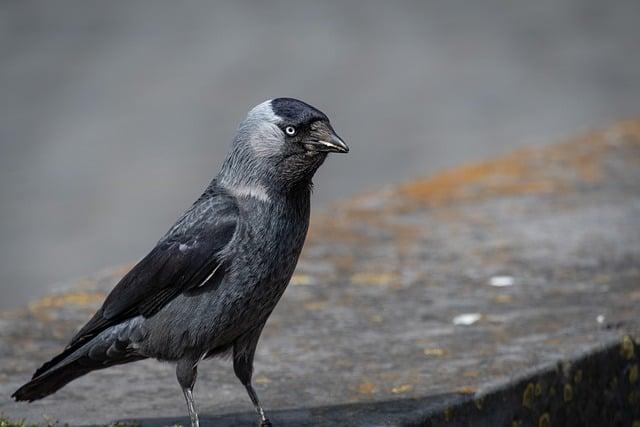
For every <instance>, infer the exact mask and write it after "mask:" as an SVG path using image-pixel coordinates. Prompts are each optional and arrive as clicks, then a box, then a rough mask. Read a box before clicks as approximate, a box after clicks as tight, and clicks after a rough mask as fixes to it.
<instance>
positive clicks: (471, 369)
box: [0, 121, 640, 426]
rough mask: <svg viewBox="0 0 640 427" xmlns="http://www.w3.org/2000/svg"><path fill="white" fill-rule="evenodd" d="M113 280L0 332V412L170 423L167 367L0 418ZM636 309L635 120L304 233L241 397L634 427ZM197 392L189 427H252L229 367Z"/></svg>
mask: <svg viewBox="0 0 640 427" xmlns="http://www.w3.org/2000/svg"><path fill="white" fill-rule="evenodd" d="M124 271H125V270H124V269H121V270H117V271H113V272H106V273H104V274H102V275H98V276H96V277H95V278H91V279H86V280H83V281H81V282H80V283H76V284H74V285H73V286H71V287H69V288H67V289H64V290H62V291H60V292H59V293H57V294H54V295H52V296H51V297H48V298H45V299H42V300H39V301H36V302H34V303H33V304H31V305H30V306H29V307H28V308H26V309H20V310H15V311H13V312H5V313H2V315H1V316H0V342H1V344H2V347H1V348H0V395H1V396H3V397H2V400H0V402H1V403H0V412H3V413H5V414H6V415H9V416H10V417H12V418H25V417H26V418H28V419H29V420H33V421H42V420H43V418H42V416H43V414H46V415H47V417H50V418H52V419H56V420H60V421H61V422H67V423H70V424H96V423H105V422H109V421H112V420H116V419H129V420H138V421H139V422H141V423H142V424H144V425H158V426H159V425H169V424H173V423H176V422H181V423H186V418H185V417H184V414H185V411H184V405H183V401H182V396H181V394H180V390H179V387H178V386H177V384H176V382H175V379H174V373H173V369H172V367H171V366H169V365H165V364H160V363H157V362H153V361H145V362H140V363H136V364H132V365H129V366H123V367H119V368H113V369H109V370H106V371H103V372H96V373H93V374H90V375H88V376H86V377H85V378H83V379H80V380H78V381H76V382H74V383H72V384H70V385H69V386H67V387H66V388H65V389H63V390H62V391H60V392H59V393H57V394H55V395H54V396H51V397H50V398H48V399H45V400H43V401H40V402H36V403H33V404H31V405H26V404H17V403H13V402H10V401H9V400H8V396H9V395H10V393H11V392H12V391H13V390H14V389H15V388H16V387H17V386H18V385H19V384H20V383H21V382H22V381H24V380H26V379H27V377H28V376H29V375H30V374H31V372H32V371H33V369H34V368H35V367H36V366H38V365H39V364H40V363H41V362H42V361H44V360H45V359H46V358H48V357H49V356H51V355H53V354H54V353H55V352H56V351H57V350H58V349H59V348H60V347H61V346H63V345H64V343H65V341H66V340H67V339H68V338H69V336H70V335H71V334H72V331H73V330H74V329H75V328H77V327H78V326H79V325H80V324H81V323H82V322H83V321H85V320H86V319H87V318H88V316H89V315H90V314H91V312H92V311H93V310H94V309H95V308H96V307H97V306H98V304H99V303H100V302H101V300H102V298H103V297H104V293H105V292H106V291H107V290H108V289H109V288H110V287H112V286H113V285H114V284H115V282H116V281H117V279H118V278H119V277H120V276H121V275H122V274H123V273H124ZM495 285H503V286H495ZM505 285H506V286H505ZM639 305H640V121H634V122H626V123H622V124H619V125H616V126H614V127H613V128H611V129H609V130H607V131H604V132H596V133H593V134H590V135H587V136H585V137H581V138H578V139H576V140H573V141H569V142H567V143H564V144H560V145H555V146H550V147H547V148H544V149H539V150H521V151H518V152H516V153H513V154H510V155H508V156H506V157H504V158H501V159H497V160H494V161H490V162H486V163H482V164H475V165H469V166H463V167H461V168H458V169H455V170H452V171H447V172H444V173H441V174H439V175H437V176H434V177H432V178H429V179H425V180H418V181H415V182H412V183H409V184H407V185H404V186H400V187H397V188H393V189H389V190H385V191H380V192H377V193H374V194H371V195H367V196H363V197H361V198H359V199H356V200H353V201H350V202H347V203H345V204H343V205H341V206H337V207H336V208H335V209H333V210H332V211H330V212H327V213H325V214H324V215H321V216H318V217H317V218H315V220H314V223H313V226H312V231H311V235H310V239H309V242H308V245H307V248H306V249H305V251H304V255H303V258H302V261H301V263H300V265H299V268H298V270H297V273H296V276H295V277H294V280H293V285H292V286H291V287H290V288H289V289H288V290H287V292H286V294H285V296H284V298H283V301H282V302H281V304H280V305H279V307H278V309H277V310H276V311H275V313H274V315H273V316H272V318H271V319H270V321H269V323H268V325H267V327H266V329H265V332H264V335H263V337H262V340H261V344H260V346H259V349H258V353H257V356H256V376H255V378H256V382H257V388H258V392H259V393H260V395H261V396H262V399H263V401H264V404H265V406H266V407H267V408H270V409H271V411H270V412H271V414H272V417H273V420H274V421H275V422H277V424H278V425H292V426H298V425H353V426H356V425H357V426H359V425H486V426H494V425H509V426H511V425H514V426H529V425H532V426H549V425H585V424H590V425H602V424H604V425H607V424H609V425H621V426H631V425H633V426H636V425H637V424H633V423H634V422H636V423H640V379H639V376H640V373H639V372H638V371H639V369H640V367H639V366H640V348H638V347H637V345H636V344H635V342H637V340H638V339H639V338H640V316H639V314H640V309H639ZM456 323H457V324H456ZM464 323H470V324H467V325H465V324H464ZM196 391H197V396H198V398H199V402H200V408H201V411H202V412H203V414H204V421H205V424H207V422H210V424H211V425H223V426H243V425H252V424H253V423H254V416H253V413H252V409H251V405H250V402H249V400H248V398H247V397H246V396H245V393H244V390H243V388H242V387H241V386H240V385H239V383H238V382H237V381H236V379H235V378H234V377H233V373H232V369H231V366H230V362H229V361H213V362H205V363H204V364H203V365H202V368H201V369H200V376H199V382H198V386H197V390H196Z"/></svg>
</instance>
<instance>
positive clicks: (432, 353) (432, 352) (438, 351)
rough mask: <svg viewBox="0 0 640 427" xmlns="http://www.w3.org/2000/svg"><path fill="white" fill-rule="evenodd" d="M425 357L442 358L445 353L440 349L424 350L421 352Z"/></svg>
mask: <svg viewBox="0 0 640 427" xmlns="http://www.w3.org/2000/svg"><path fill="white" fill-rule="evenodd" d="M422 352H423V353H424V355H425V356H428V357H442V356H444V353H445V351H444V350H443V349H441V348H425V349H424V350H422Z"/></svg>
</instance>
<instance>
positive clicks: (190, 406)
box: [182, 388, 200, 427]
mask: <svg viewBox="0 0 640 427" xmlns="http://www.w3.org/2000/svg"><path fill="white" fill-rule="evenodd" d="M182 392H183V393H184V398H185V399H186V400H187V410H188V411H189V418H191V427H200V420H198V412H197V411H196V402H195V399H194V398H193V391H192V389H190V388H183V389H182Z"/></svg>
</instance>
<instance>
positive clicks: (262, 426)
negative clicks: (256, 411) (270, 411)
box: [260, 420, 273, 427]
mask: <svg viewBox="0 0 640 427" xmlns="http://www.w3.org/2000/svg"><path fill="white" fill-rule="evenodd" d="M260 427H273V424H271V421H269V420H262V421H261V422H260Z"/></svg>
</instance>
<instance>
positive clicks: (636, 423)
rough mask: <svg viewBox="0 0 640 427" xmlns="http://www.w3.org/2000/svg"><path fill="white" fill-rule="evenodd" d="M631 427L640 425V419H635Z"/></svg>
mask: <svg viewBox="0 0 640 427" xmlns="http://www.w3.org/2000/svg"><path fill="white" fill-rule="evenodd" d="M631 427H640V420H635V421H634V422H633V423H632V424H631Z"/></svg>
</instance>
